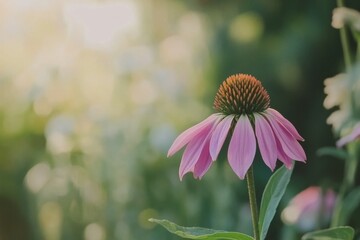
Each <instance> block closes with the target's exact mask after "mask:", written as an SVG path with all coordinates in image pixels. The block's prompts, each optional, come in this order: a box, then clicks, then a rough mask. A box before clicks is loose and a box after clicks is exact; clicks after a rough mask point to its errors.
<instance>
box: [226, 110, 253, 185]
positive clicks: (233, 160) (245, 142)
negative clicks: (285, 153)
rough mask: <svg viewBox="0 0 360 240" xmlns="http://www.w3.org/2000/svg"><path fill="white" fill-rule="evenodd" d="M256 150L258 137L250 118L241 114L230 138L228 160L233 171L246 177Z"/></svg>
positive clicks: (241, 176) (240, 176)
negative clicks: (256, 137)
mask: <svg viewBox="0 0 360 240" xmlns="http://www.w3.org/2000/svg"><path fill="white" fill-rule="evenodd" d="M255 152H256V139H255V134H254V130H253V128H252V126H251V123H250V120H249V118H248V117H247V116H246V115H241V116H240V117H239V120H238V122H237V124H236V126H235V129H234V132H233V135H232V137H231V140H230V145H229V150H228V160H229V164H230V166H231V168H232V169H233V171H234V172H235V173H236V174H237V175H238V176H239V178H240V179H244V177H245V174H246V173H247V171H248V169H249V168H250V166H251V164H252V162H253V160H254V157H255Z"/></svg>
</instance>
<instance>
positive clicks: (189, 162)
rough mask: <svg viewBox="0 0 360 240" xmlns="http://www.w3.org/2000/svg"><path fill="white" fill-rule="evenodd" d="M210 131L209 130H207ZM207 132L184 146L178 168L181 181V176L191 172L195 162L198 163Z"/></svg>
mask: <svg viewBox="0 0 360 240" xmlns="http://www.w3.org/2000/svg"><path fill="white" fill-rule="evenodd" d="M209 131H210V130H209ZM208 134H209V132H202V133H200V134H199V135H197V136H196V138H194V139H192V140H191V141H190V142H189V144H188V145H187V146H186V148H185V151H184V154H183V156H182V158H181V162H180V167H179V177H180V180H182V178H183V176H184V175H185V174H186V173H188V172H190V171H192V170H193V168H194V166H195V164H196V162H197V161H198V159H199V157H200V154H201V152H202V150H203V148H204V145H205V140H206V138H207V136H208Z"/></svg>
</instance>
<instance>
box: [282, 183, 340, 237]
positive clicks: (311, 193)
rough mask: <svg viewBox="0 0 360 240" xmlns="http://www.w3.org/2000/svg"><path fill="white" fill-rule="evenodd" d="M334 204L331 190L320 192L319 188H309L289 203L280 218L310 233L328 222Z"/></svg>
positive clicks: (333, 194) (333, 195)
mask: <svg viewBox="0 0 360 240" xmlns="http://www.w3.org/2000/svg"><path fill="white" fill-rule="evenodd" d="M335 202H336V195H335V193H334V191H333V190H331V189H328V190H326V191H322V189H321V188H320V187H315V186H313V187H309V188H307V189H305V190H304V191H302V192H300V193H299V194H298V195H296V196H295V197H294V198H293V199H292V200H291V201H290V204H289V205H288V206H287V207H286V208H285V209H284V210H283V212H282V214H281V218H282V220H283V221H284V222H285V223H287V224H290V225H296V226H297V227H298V228H299V229H300V230H302V231H310V230H313V229H315V228H316V227H319V224H322V223H328V222H329V221H330V217H331V214H332V211H333V209H334V206H335ZM319 221H321V222H320V223H319Z"/></svg>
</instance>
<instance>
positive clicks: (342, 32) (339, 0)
mask: <svg viewBox="0 0 360 240" xmlns="http://www.w3.org/2000/svg"><path fill="white" fill-rule="evenodd" d="M337 6H338V7H343V6H344V0H337ZM340 40H341V46H342V49H343V53H344V61H345V68H346V70H347V71H349V70H350V68H351V55H350V48H349V41H348V36H347V33H346V29H345V26H344V27H342V28H340Z"/></svg>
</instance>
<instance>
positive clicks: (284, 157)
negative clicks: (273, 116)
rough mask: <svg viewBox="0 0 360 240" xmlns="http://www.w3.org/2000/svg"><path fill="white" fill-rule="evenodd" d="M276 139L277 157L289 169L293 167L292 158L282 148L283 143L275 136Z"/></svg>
mask: <svg viewBox="0 0 360 240" xmlns="http://www.w3.org/2000/svg"><path fill="white" fill-rule="evenodd" d="M275 141H276V149H277V158H278V159H279V160H280V161H281V162H282V163H284V165H285V167H286V168H287V169H291V168H292V167H293V161H292V159H291V158H290V157H289V156H288V155H286V153H285V152H284V150H283V149H282V147H281V144H280V142H279V140H278V139H277V138H275Z"/></svg>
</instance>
